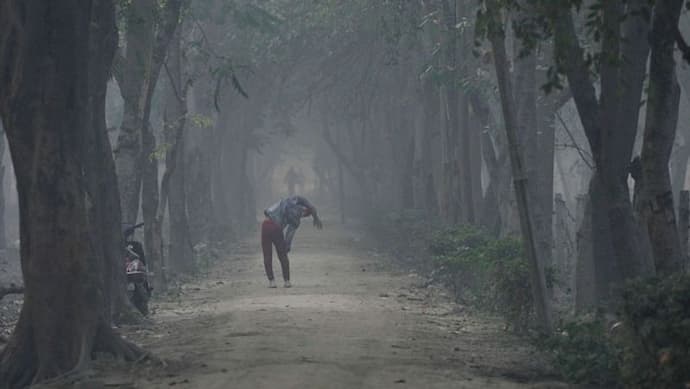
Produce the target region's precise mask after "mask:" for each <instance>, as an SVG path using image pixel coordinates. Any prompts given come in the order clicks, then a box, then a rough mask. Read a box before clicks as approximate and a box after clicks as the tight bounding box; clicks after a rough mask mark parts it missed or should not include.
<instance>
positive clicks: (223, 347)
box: [106, 226, 565, 389]
mask: <svg viewBox="0 0 690 389" xmlns="http://www.w3.org/2000/svg"><path fill="white" fill-rule="evenodd" d="M357 241H358V238H357V237H356V236H355V235H353V232H352V231H348V230H345V229H342V228H339V227H330V228H328V229H327V230H326V231H324V232H322V233H319V232H316V231H314V230H313V228H311V226H304V227H302V229H301V230H300V231H299V232H298V236H297V238H296V243H295V247H294V253H293V254H292V256H291V261H292V272H293V283H294V287H293V288H292V289H285V288H282V287H279V288H278V289H268V288H267V287H266V281H265V279H264V274H263V269H262V263H261V259H260V254H259V250H258V247H257V245H256V244H255V242H254V241H247V242H246V243H245V244H244V245H243V246H242V247H241V248H240V249H239V250H238V251H239V253H237V252H236V253H235V256H234V257H232V258H229V259H228V260H227V261H226V262H224V263H223V264H221V265H220V266H219V269H218V270H217V271H214V273H213V274H211V275H210V277H209V279H207V280H204V281H200V282H198V283H196V284H191V285H186V286H185V287H184V288H183V293H182V294H181V295H180V297H179V300H178V301H167V302H160V303H157V304H156V305H157V306H156V313H155V314H154V316H153V320H154V321H155V325H154V326H153V327H151V328H149V329H139V330H133V329H130V330H129V331H126V332H128V336H129V337H131V338H133V339H135V340H136V341H138V342H140V343H143V344H144V346H145V347H146V348H147V349H148V350H151V351H153V352H154V353H155V354H156V355H158V356H160V357H162V358H165V359H166V360H173V361H178V362H172V363H171V364H170V365H169V366H168V368H167V369H165V370H161V369H159V368H155V367H150V368H148V369H145V371H144V372H143V377H139V378H138V379H137V378H133V376H132V375H129V374H128V375H129V376H124V375H120V376H119V377H110V378H108V379H107V380H106V381H109V382H107V383H106V385H107V386H108V387H117V386H120V387H137V388H170V387H171V386H172V387H176V388H178V387H179V388H205V389H211V388H237V389H242V388H252V389H255V388H259V389H260V388H281V389H287V388H532V387H539V388H551V387H553V388H561V387H565V386H564V385H562V384H558V383H553V382H545V381H543V380H541V378H538V377H539V376H540V375H541V376H542V378H543V372H542V371H540V370H539V367H538V366H539V361H538V358H537V355H536V354H534V353H533V352H531V351H530V348H529V347H527V346H525V345H524V344H523V343H521V342H520V341H519V340H517V339H514V338H512V337H510V336H509V335H507V334H506V333H505V332H503V331H502V330H501V329H500V324H499V323H497V322H496V321H493V322H492V321H489V320H486V319H478V318H476V317H474V318H473V317H471V316H469V315H467V314H464V313H463V311H462V309H460V308H459V307H457V306H455V305H454V304H450V303H448V302H446V301H445V300H446V299H444V298H443V296H442V291H441V290H439V289H434V288H421V287H420V288H418V287H417V285H420V284H421V282H422V280H420V279H419V278H418V277H416V276H415V275H410V274H407V273H405V274H401V273H396V272H395V271H393V269H392V266H391V265H390V264H386V263H385V262H386V261H385V260H384V259H383V258H382V256H380V255H379V254H377V253H376V252H372V251H370V250H367V249H365V248H363V247H358V246H361V245H360V244H358V243H357ZM277 265H278V263H277V260H276V266H277ZM276 270H278V271H277V276H278V277H279V275H280V270H279V267H278V269H276ZM281 286H282V285H281ZM540 380H541V381H540Z"/></svg>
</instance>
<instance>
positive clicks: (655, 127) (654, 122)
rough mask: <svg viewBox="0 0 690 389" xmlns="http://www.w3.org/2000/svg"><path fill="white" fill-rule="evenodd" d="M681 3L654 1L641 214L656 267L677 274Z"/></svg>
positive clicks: (679, 257) (679, 266)
mask: <svg viewBox="0 0 690 389" xmlns="http://www.w3.org/2000/svg"><path fill="white" fill-rule="evenodd" d="M682 6H683V1H682V0H669V1H661V2H657V3H656V6H655V7H654V19H653V26H652V34H651V46H652V55H651V63H650V69H649V93H648V103H647V123H646V125H645V131H644V143H643V145H642V155H641V163H642V190H641V193H640V203H639V204H640V207H641V209H640V214H641V216H642V218H643V219H644V221H645V222H646V225H647V228H648V232H649V237H650V240H651V243H652V249H653V253H654V262H655V264H656V269H657V272H659V273H661V274H674V273H677V272H679V271H682V270H683V269H684V267H685V257H684V256H683V255H682V253H681V248H680V239H679V236H678V229H677V225H676V218H675V209H674V206H673V189H672V188H671V177H670V174H669V169H668V167H669V160H670V157H671V150H672V148H673V141H674V139H675V134H676V127H677V121H678V104H679V102H680V87H679V86H678V81H677V79H676V70H675V67H676V64H675V60H674V57H673V56H674V49H675V35H674V33H675V29H676V28H677V26H678V18H679V15H680V11H681V8H682Z"/></svg>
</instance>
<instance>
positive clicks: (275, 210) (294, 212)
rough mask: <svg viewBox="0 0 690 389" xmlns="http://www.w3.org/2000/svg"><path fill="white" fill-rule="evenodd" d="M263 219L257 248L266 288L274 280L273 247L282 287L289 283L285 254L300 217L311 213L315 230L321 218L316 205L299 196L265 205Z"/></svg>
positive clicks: (272, 284) (286, 256)
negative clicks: (283, 284) (264, 274)
mask: <svg viewBox="0 0 690 389" xmlns="http://www.w3.org/2000/svg"><path fill="white" fill-rule="evenodd" d="M264 215H266V220H264V222H263V224H262V225H261V248H262V249H263V253H264V267H265V268H266V277H268V286H269V288H275V287H276V283H275V280H274V276H273V246H275V247H276V253H277V254H278V259H279V260H280V267H281V269H282V271H283V280H284V281H285V287H286V288H289V287H291V286H292V285H291V284H290V261H289V260H288V253H289V252H290V248H291V247H292V238H294V236H295V231H297V228H298V227H299V223H300V219H301V218H303V217H307V216H311V217H312V218H313V219H314V226H315V227H316V228H318V229H319V230H320V229H322V228H323V225H322V224H321V219H319V216H318V214H317V213H316V207H314V206H313V205H311V203H310V202H309V201H308V200H307V199H305V198H304V197H301V196H291V197H288V198H286V199H283V200H280V201H279V202H277V203H275V204H273V205H271V206H270V207H268V208H266V210H265V211H264Z"/></svg>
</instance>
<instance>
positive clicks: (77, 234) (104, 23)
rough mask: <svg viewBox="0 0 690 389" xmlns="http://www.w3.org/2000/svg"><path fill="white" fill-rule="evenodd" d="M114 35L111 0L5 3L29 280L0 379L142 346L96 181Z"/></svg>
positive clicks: (0, 83) (1, 99)
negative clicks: (134, 338) (118, 296)
mask: <svg viewBox="0 0 690 389" xmlns="http://www.w3.org/2000/svg"><path fill="white" fill-rule="evenodd" d="M116 42H117V33H116V28H115V10H114V6H113V3H112V2H111V1H100V0H94V1H83V0H70V1H63V2H60V3H55V2H45V1H38V0H35V1H32V0H30V1H4V2H2V3H0V69H1V72H2V74H4V75H5V77H3V78H2V79H0V116H1V117H2V121H3V124H4V127H5V129H6V131H7V139H8V143H9V147H10V151H11V154H12V160H13V163H14V166H15V174H16V178H17V191H18V195H19V202H20V204H19V212H20V235H21V247H20V250H21V261H22V271H23V278H24V285H25V300H24V305H23V307H22V311H21V315H20V318H19V321H18V322H17V325H16V328H15V331H14V333H13V335H12V338H11V339H10V342H9V344H8V345H7V346H6V348H5V349H4V350H3V352H2V355H0V388H18V387H25V386H27V385H29V384H31V383H33V382H39V381H42V380H45V379H48V378H52V377H56V376H59V375H62V374H64V373H66V372H69V371H78V370H80V369H82V368H84V367H85V366H86V365H87V364H88V362H89V361H90V359H91V355H92V352H94V351H96V352H98V351H105V352H113V353H115V354H117V355H124V356H125V357H128V358H132V359H133V358H136V357H138V350H137V349H136V348H135V347H134V346H132V345H129V344H128V343H126V342H124V341H123V340H122V339H121V338H120V337H119V336H117V335H116V334H115V333H113V331H112V329H111V322H110V314H109V313H110V312H109V311H110V298H109V297H110V290H109V287H108V285H110V282H111V276H112V273H111V272H112V271H113V268H112V263H108V260H109V258H108V255H107V253H106V251H108V248H107V247H112V246H110V245H108V244H107V243H104V242H103V241H101V240H100V239H104V238H106V237H108V236H109V237H110V239H112V235H109V234H108V233H107V231H113V230H115V229H118V230H119V228H120V225H119V215H115V214H114V213H107V212H108V211H107V207H108V206H110V205H112V204H108V203H107V202H106V198H105V197H104V196H102V195H101V193H97V192H93V189H94V187H95V181H94V180H95V176H96V175H97V174H103V173H105V176H106V177H110V178H113V177H114V174H113V172H112V168H113V164H112V160H111V159H110V158H111V157H110V155H109V148H106V149H107V150H103V148H104V147H103V146H105V145H107V143H106V142H107V136H106V129H105V91H106V83H107V80H108V78H109V76H110V67H111V61H112V56H113V52H114V49H115V44H116ZM93 146H97V147H98V146H100V147H98V148H96V149H94V150H100V152H105V154H102V155H96V154H94V152H93V150H89V148H90V147H93ZM109 160H110V163H108V161H109ZM98 167H103V168H106V169H110V172H108V171H99V172H96V170H95V169H96V168H98ZM107 180H108V178H106V179H105V181H107ZM110 189H112V187H111V188H110ZM111 212H112V211H111ZM116 219H118V220H116ZM100 223H107V225H105V226H101V225H100ZM110 243H112V244H113V245H114V244H115V243H114V241H112V240H111V241H110Z"/></svg>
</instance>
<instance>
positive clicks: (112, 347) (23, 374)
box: [0, 320, 166, 389]
mask: <svg viewBox="0 0 690 389" xmlns="http://www.w3.org/2000/svg"><path fill="white" fill-rule="evenodd" d="M25 330H26V329H25V328H23V329H22V330H19V331H16V332H15V334H14V335H13V337H12V338H11V339H9V343H8V344H7V346H6V347H5V348H4V349H3V350H2V354H0V389H14V388H24V387H26V386H29V385H34V384H51V383H61V382H67V381H70V382H73V381H76V380H79V379H83V378H84V377H85V374H86V372H87V371H88V367H89V362H90V361H91V360H92V359H94V357H95V356H96V354H98V353H104V354H111V355H113V356H115V357H116V358H117V359H121V360H124V361H127V362H133V363H139V362H141V361H143V360H151V361H154V362H156V363H159V364H161V365H163V366H166V364H165V362H164V361H162V360H160V359H158V358H156V357H154V356H153V355H152V354H151V353H149V352H147V351H145V350H143V349H142V348H140V347H139V346H137V345H135V344H134V343H132V342H129V341H127V340H125V339H123V338H122V337H121V336H120V335H119V334H118V333H117V332H115V331H114V330H113V329H112V328H111V327H110V325H109V324H106V322H105V321H104V320H103V321H102V322H101V323H100V324H99V325H98V329H97V331H96V336H95V338H94V341H93V343H91V342H84V343H83V344H82V345H83V347H84V349H83V350H82V352H81V353H82V357H80V358H79V361H78V362H77V363H76V366H74V367H73V368H72V369H70V370H69V371H60V368H59V367H58V366H57V365H55V366H53V365H52V364H48V365H42V362H41V360H40V358H39V356H38V355H36V354H35V353H34V351H33V344H32V343H33V341H34V339H33V337H32V336H31V334H30V331H29V332H27V331H25ZM44 362H45V361H44Z"/></svg>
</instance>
